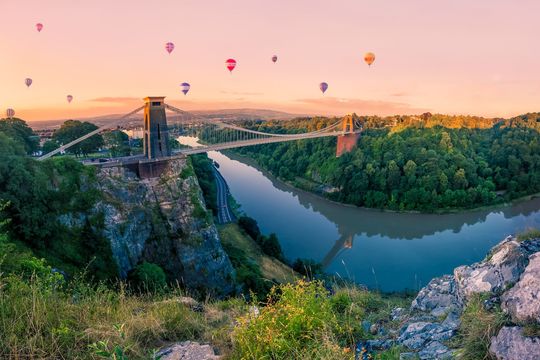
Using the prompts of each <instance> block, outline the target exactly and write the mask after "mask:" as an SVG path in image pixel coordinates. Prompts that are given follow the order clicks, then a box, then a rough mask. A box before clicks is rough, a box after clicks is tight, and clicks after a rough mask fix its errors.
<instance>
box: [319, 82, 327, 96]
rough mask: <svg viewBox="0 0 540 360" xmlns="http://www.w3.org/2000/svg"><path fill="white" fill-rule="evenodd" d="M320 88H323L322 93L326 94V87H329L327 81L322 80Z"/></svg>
mask: <svg viewBox="0 0 540 360" xmlns="http://www.w3.org/2000/svg"><path fill="white" fill-rule="evenodd" d="M319 89H321V91H322V93H323V94H324V93H325V91H326V89H328V84H327V83H325V82H322V83H320V84H319Z"/></svg>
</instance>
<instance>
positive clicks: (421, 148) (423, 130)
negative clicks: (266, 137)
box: [203, 114, 540, 212]
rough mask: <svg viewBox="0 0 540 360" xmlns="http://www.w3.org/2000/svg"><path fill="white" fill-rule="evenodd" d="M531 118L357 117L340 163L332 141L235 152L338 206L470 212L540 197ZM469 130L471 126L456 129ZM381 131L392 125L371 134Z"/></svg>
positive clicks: (269, 126) (301, 127) (303, 124)
mask: <svg viewBox="0 0 540 360" xmlns="http://www.w3.org/2000/svg"><path fill="white" fill-rule="evenodd" d="M538 118H540V117H539V116H538V114H536V115H531V114H529V115H528V116H526V117H525V120H524V119H523V118H519V119H517V118H515V119H511V120H507V121H503V120H495V119H491V120H490V119H484V120H483V121H480V120H478V119H477V120H478V121H477V122H475V121H476V120H475V118H468V117H443V116H440V115H433V116H431V117H427V120H423V119H422V118H417V120H415V121H413V120H411V117H404V118H403V119H401V120H399V119H398V120H399V121H398V120H396V119H394V118H377V117H370V118H361V119H362V120H363V121H364V126H365V128H366V130H365V131H364V132H363V133H362V136H361V137H360V139H359V141H358V147H357V148H356V149H355V150H353V151H352V152H351V153H348V154H344V155H342V156H341V157H339V158H336V157H335V150H336V139H335V138H322V139H312V140H304V141H295V142H285V143H275V144H266V145H260V146H252V147H245V148H241V149H238V150H237V151H238V152H240V153H242V154H244V155H247V156H250V157H252V158H254V159H255V160H257V162H258V163H259V164H260V165H261V166H262V167H264V168H265V169H267V170H269V171H270V172H272V173H273V174H274V175H276V176H278V177H280V178H282V179H284V180H285V181H289V182H292V183H293V184H294V185H296V186H299V187H302V188H305V189H307V190H317V189H318V190H319V191H320V189H321V188H323V186H326V187H328V186H329V187H331V188H333V189H336V190H337V191H333V192H327V193H326V192H324V191H323V192H324V193H325V194H326V196H328V197H329V198H331V199H332V200H336V201H340V202H345V203H350V204H354V205H357V206H365V207H373V208H385V209H391V210H420V211H426V212H432V211H438V210H449V209H457V208H473V207H479V206H484V205H492V204H497V203H501V202H505V201H509V200H512V199H516V198H519V197H523V196H526V195H530V194H534V193H538V192H540V155H539V154H540V136H539V134H538V130H540V126H539V125H538V124H539V122H538V121H537V120H538ZM473 120H474V121H473ZM335 121H336V119H325V118H312V119H309V118H303V119H297V120H292V121H288V122H246V123H244V124H243V125H244V126H248V127H251V128H254V129H257V130H260V131H267V132H268V131H270V132H276V133H283V132H289V133H293V132H305V131H312V130H317V129H320V128H323V127H325V126H328V125H329V124H332V123H334V122H335ZM397 124H401V125H400V126H398V125H397ZM473 124H477V126H478V127H470V128H461V127H459V126H461V125H469V126H473ZM385 125H392V126H391V127H383V128H374V127H376V126H378V127H380V126H385ZM443 126H446V127H443ZM203 136H204V134H203Z"/></svg>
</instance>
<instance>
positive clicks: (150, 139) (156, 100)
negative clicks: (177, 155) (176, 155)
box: [143, 96, 171, 159]
mask: <svg viewBox="0 0 540 360" xmlns="http://www.w3.org/2000/svg"><path fill="white" fill-rule="evenodd" d="M164 100H165V97H164V96H149V97H146V98H144V102H145V106H144V140H143V146H144V155H145V156H146V157H147V158H148V159H157V158H162V157H166V156H170V155H171V149H170V148H169V130H168V128H167V116H166V115H165V103H164Z"/></svg>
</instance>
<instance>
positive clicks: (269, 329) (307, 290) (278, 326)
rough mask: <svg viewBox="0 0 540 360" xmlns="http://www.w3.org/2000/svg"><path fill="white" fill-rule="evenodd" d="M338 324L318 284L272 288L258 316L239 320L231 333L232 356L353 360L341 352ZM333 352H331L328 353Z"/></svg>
mask: <svg viewBox="0 0 540 360" xmlns="http://www.w3.org/2000/svg"><path fill="white" fill-rule="evenodd" d="M340 332H341V329H340V324H339V322H338V318H337V316H336V315H335V314H334V313H333V311H332V306H331V303H330V301H329V298H328V291H327V290H326V289H325V288H324V286H323V284H322V283H320V282H305V281H303V280H300V281H298V282H297V283H296V284H287V285H280V286H277V287H274V288H273V289H272V291H271V292H270V294H269V296H268V299H267V302H266V306H265V307H263V308H261V309H260V314H259V315H255V314H249V315H246V316H244V317H242V318H240V319H239V320H238V326H237V327H236V329H235V331H234V333H233V342H234V345H235V351H236V353H235V355H236V356H237V357H238V358H242V359H265V358H267V359H291V358H292V359H307V358H315V359H321V358H323V357H322V356H321V355H323V354H324V355H326V354H328V350H330V349H331V350H333V352H334V353H335V357H334V358H339V359H347V358H350V359H352V358H354V355H353V354H352V352H351V350H350V348H349V347H345V349H343V345H342V341H340V340H342V339H340V336H339V333H340ZM331 352H332V351H331Z"/></svg>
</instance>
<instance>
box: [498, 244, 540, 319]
mask: <svg viewBox="0 0 540 360" xmlns="http://www.w3.org/2000/svg"><path fill="white" fill-rule="evenodd" d="M501 307H502V308H503V310H504V311H506V312H508V313H509V314H510V315H511V316H512V320H514V321H516V322H527V321H531V320H532V321H536V322H538V323H540V252H539V253H536V254H533V255H531V256H530V257H529V265H527V267H526V268H525V271H524V272H523V274H521V277H520V279H519V281H518V282H517V283H516V285H514V287H512V288H511V289H510V290H508V291H507V292H505V293H504V294H503V295H502V297H501Z"/></svg>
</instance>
